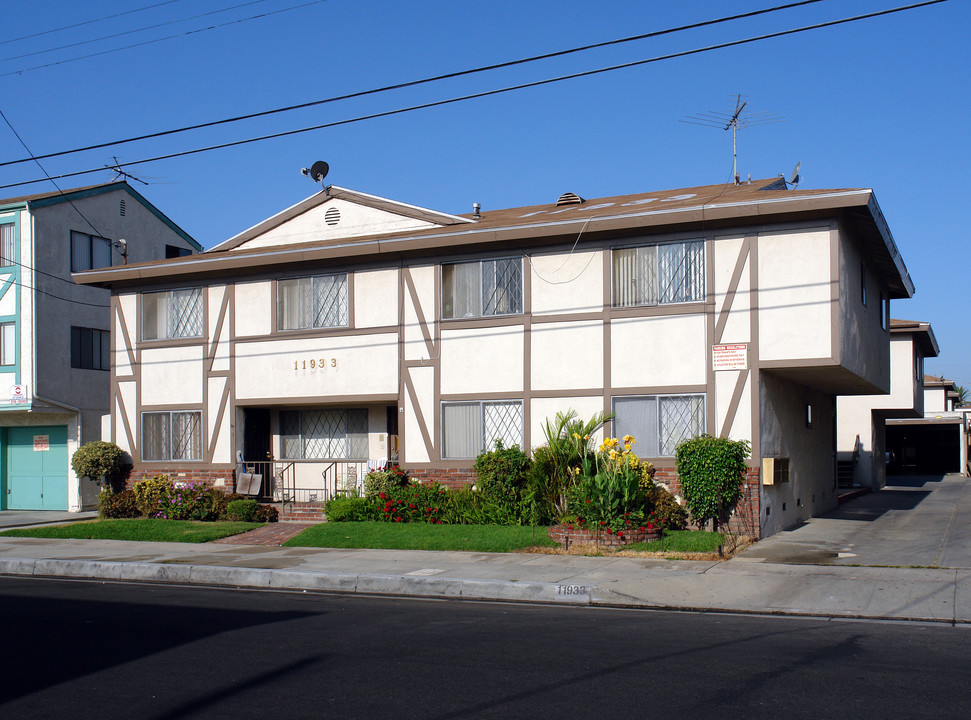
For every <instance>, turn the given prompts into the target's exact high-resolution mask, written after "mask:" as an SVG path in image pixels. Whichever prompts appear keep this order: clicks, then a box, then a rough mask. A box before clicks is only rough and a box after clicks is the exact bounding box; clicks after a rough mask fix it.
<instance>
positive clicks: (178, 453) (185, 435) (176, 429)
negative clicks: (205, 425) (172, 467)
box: [172, 412, 202, 460]
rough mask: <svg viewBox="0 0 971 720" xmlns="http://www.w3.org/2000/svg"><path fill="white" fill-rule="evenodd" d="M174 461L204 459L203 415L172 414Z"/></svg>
mask: <svg viewBox="0 0 971 720" xmlns="http://www.w3.org/2000/svg"><path fill="white" fill-rule="evenodd" d="M172 459H173V460H201V459H202V414H201V413H197V412H176V413H172Z"/></svg>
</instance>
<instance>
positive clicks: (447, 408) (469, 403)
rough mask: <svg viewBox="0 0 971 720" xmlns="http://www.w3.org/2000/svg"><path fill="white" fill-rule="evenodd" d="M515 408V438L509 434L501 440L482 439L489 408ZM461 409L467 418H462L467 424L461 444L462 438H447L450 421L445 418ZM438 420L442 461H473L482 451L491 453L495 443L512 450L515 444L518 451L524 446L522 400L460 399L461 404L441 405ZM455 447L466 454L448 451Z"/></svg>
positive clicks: (484, 436) (496, 438)
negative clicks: (499, 442)
mask: <svg viewBox="0 0 971 720" xmlns="http://www.w3.org/2000/svg"><path fill="white" fill-rule="evenodd" d="M500 407H502V408H512V407H515V408H518V410H519V418H518V422H519V434H518V437H514V436H513V435H512V434H507V435H506V436H505V437H501V436H498V437H491V438H489V437H486V435H487V434H492V433H489V432H488V430H487V427H488V425H489V424H490V421H489V419H488V413H489V411H490V409H496V410H498V408H500ZM462 409H464V410H465V412H466V413H467V415H468V417H467V418H466V420H467V421H471V422H468V423H467V425H466V428H465V430H466V437H465V438H464V442H463V439H462V438H458V437H455V435H454V434H453V435H452V436H451V437H450V435H449V430H450V428H452V429H453V433H454V432H455V429H454V427H453V422H452V421H453V418H450V417H449V415H451V414H453V411H461V410H462ZM441 413H442V415H441V417H442V459H444V460H470V459H475V458H477V457H478V456H479V455H481V454H482V453H483V452H486V451H488V450H491V449H492V448H493V447H494V446H495V443H496V440H502V441H503V445H504V446H505V447H512V446H513V445H518V446H519V447H520V448H522V447H524V442H525V438H524V434H525V425H524V415H523V401H522V400H461V401H450V402H443V403H442V408H441ZM456 446H458V447H459V448H462V447H467V448H469V450H470V451H469V452H461V451H455V450H453V449H452V448H455V447H456Z"/></svg>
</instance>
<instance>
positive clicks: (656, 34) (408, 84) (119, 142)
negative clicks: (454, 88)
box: [0, 0, 822, 167]
mask: <svg viewBox="0 0 971 720" xmlns="http://www.w3.org/2000/svg"><path fill="white" fill-rule="evenodd" d="M818 2H822V0H801V2H792V3H788V4H786V5H777V6H775V7H771V8H766V9H764V10H753V11H752V12H747V13H740V14H736V15H728V16H725V17H720V18H716V19H714V20H704V21H702V22H696V23H691V24H689V25H680V26H678V27H672V28H666V29H664V30H655V31H653V32H649V33H641V34H639V35H631V36H629V37H625V38H619V39H616V40H607V41H604V42H599V43H592V44H590V45H582V46H580V47H574V48H569V49H567V50H557V51H555V52H549V53H544V54H542V55H533V56H531V57H526V58H520V59H518V60H509V61H507V62H501V63H494V64H492V65H483V66H480V67H476V68H471V69H467V70H457V71H455V72H450V73H445V74H442V75H434V76H432V77H426V78H421V79H419V80H409V81H406V82H401V83H396V84H394V85H385V86H383V87H378V88H373V89H371V90H361V91H358V92H353V93H348V94H346V95H337V96H335V97H329V98H324V99H322V100H312V101H309V102H305V103H299V104H297V105H287V106H286V107H280V108H274V109H272V110H263V111H260V112H255V113H249V114H247V115H237V116H235V117H228V118H224V119H222V120H212V121H209V122H204V123H198V124H196V125H187V126H185V127H180V128H175V129H172V130H162V131H159V132H155V133H148V134H146V135H136V136H134V137H129V138H124V139H122V140H113V141H110V142H103V143H97V144H95V145H87V146H85V147H81V148H74V149H72V150H60V151H57V152H51V153H46V154H44V155H38V156H37V157H36V159H37V160H46V159H48V158H53V157H63V156H65V155H72V154H75V153H80V152H86V151H88V150H100V149H103V148H106V147H114V146H117V145H125V144H127V143H133V142H138V141H141V140H151V139H154V138H160V137H166V136H169V135H176V134H178V133H184V132H189V131H190V130H201V129H203V128H210V127H215V126H218V125H226V124H228V123H235V122H240V121H242V120H252V119H254V118H260V117H266V116H268V115H276V114H278V113H285V112H291V111H293V110H303V109H306V108H311V107H317V106H320V105H326V104H328V103H335V102H340V101H343V100H352V99H355V98H360V97H366V96H368V95H377V94H379V93H384V92H389V91H391V90H402V89H405V88H410V87H416V86H418V85H426V84H428V83H434V82H439V81H441V80H451V79H453V78H458V77H463V76H467V75H474V74H477V73H484V72H489V71H492V70H500V69H503V68H509V67H515V66H516V65H524V64H526V63H532V62H537V61H539V60H548V59H550V58H555V57H563V56H565V55H571V54H574V53H579V52H584V51H587V50H594V49H597V48H603V47H610V46H612V45H620V44H623V43H629V42H634V41H636V40H646V39H649V38H655V37H661V36H663V35H670V34H673V33H679V32H684V31H686V30H695V29H698V28H702V27H708V26H711V25H717V24H720V23H726V22H730V21H733V20H742V19H747V18H751V17H756V16H758V15H765V14H768V13H773V12H778V11H781V10H789V9H792V8H795V7H799V6H802V5H812V4H814V3H818ZM34 159H35V158H22V159H20V160H7V161H6V162H0V167H6V166H8V165H17V164H19V163H25V162H31V161H32V160H34Z"/></svg>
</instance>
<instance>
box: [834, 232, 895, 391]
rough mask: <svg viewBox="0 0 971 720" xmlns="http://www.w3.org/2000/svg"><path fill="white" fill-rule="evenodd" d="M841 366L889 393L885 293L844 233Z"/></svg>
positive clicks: (841, 287)
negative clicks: (883, 320)
mask: <svg viewBox="0 0 971 720" xmlns="http://www.w3.org/2000/svg"><path fill="white" fill-rule="evenodd" d="M839 249H840V255H839V285H840V308H839V360H840V365H842V366H843V367H845V368H847V369H848V370H850V372H852V373H854V374H855V375H857V376H858V377H859V378H861V380H863V381H865V382H867V383H869V384H871V385H872V386H873V389H874V390H875V391H876V392H879V393H885V392H888V391H889V390H890V343H889V342H888V339H889V335H890V332H889V330H884V329H883V327H881V323H880V317H881V296H882V297H884V298H886V296H887V291H886V289H885V288H884V287H881V286H880V285H879V284H878V283H877V281H876V278H877V277H878V275H877V273H876V272H875V271H874V268H873V267H872V266H871V265H870V263H869V261H868V260H867V258H866V257H865V255H864V254H863V253H862V251H861V249H860V247H859V246H858V245H857V243H856V242H854V241H853V240H852V238H849V237H848V236H847V235H846V234H845V233H843V235H842V237H841V241H840V243H839ZM861 266H865V267H866V304H865V305H864V303H863V301H862V290H861V280H862V278H861V272H860V268H861Z"/></svg>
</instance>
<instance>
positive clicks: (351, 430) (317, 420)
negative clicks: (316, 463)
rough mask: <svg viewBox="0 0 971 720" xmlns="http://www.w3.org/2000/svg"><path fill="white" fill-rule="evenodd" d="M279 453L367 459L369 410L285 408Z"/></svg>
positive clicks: (289, 457)
mask: <svg viewBox="0 0 971 720" xmlns="http://www.w3.org/2000/svg"><path fill="white" fill-rule="evenodd" d="M280 454H281V455H282V456H283V457H284V458H285V459H287V460H367V458H368V455H369V447H368V411H367V410H365V409H351V410H348V409H330V408H328V409H319V410H317V409H315V410H284V411H282V412H281V413H280Z"/></svg>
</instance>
